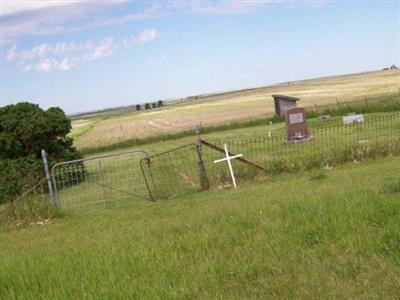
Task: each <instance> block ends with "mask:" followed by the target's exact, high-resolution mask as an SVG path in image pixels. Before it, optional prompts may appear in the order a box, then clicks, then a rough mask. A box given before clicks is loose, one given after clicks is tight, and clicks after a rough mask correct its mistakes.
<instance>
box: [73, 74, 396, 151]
mask: <svg viewBox="0 0 400 300" xmlns="http://www.w3.org/2000/svg"><path fill="white" fill-rule="evenodd" d="M273 94H285V95H289V96H296V97H299V98H301V101H300V102H299V105H300V106H304V107H314V106H317V108H318V106H324V105H329V104H337V103H343V102H350V101H356V100H361V99H364V98H365V97H367V98H368V99H374V98H382V97H386V96H387V97H390V96H393V95H399V94H400V70H399V69H397V70H386V71H376V72H368V73H361V74H353V75H343V76H336V77H329V78H321V79H314V80H305V81H300V82H296V83H290V84H282V85H274V86H267V87H261V88H255V89H248V90H241V91H236V92H229V93H225V94H219V95H212V96H208V97H202V98H200V99H198V100H186V101H178V102H174V103H173V104H171V105H168V103H167V105H166V106H164V107H162V108H157V109H151V110H147V111H140V112H127V113H124V112H122V113H119V114H109V115H107V114H101V115H99V116H90V117H89V116H88V117H85V116H82V117H81V118H80V119H75V120H74V121H73V131H72V136H73V137H74V141H75V145H76V146H77V147H78V148H86V147H98V146H106V145H111V144H115V143H118V142H122V141H124V140H127V139H133V138H143V137H149V136H152V135H159V134H163V133H174V132H179V131H182V130H187V129H190V128H193V126H194V125H195V124H196V123H197V122H201V123H202V125H203V126H209V125H217V124H222V123H229V122H233V121H240V120H246V119H253V118H259V117H262V116H270V115H272V114H273V111H274V109H273V101H272V97H271V95H273Z"/></svg>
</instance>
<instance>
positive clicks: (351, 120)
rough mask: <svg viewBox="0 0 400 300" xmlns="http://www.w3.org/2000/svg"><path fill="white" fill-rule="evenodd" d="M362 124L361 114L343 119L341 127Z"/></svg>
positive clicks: (362, 116) (362, 117)
mask: <svg viewBox="0 0 400 300" xmlns="http://www.w3.org/2000/svg"><path fill="white" fill-rule="evenodd" d="M362 122H364V115H362V114H359V115H350V116H344V117H343V125H348V124H353V123H362Z"/></svg>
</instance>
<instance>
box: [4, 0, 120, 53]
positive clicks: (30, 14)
mask: <svg viewBox="0 0 400 300" xmlns="http://www.w3.org/2000/svg"><path fill="white" fill-rule="evenodd" d="M123 2H125V0H106V1H90V0H85V1H84V0H47V1H45V0H42V1H37V0H32V1H29V0H25V1H18V0H16V1H4V3H3V0H1V8H2V9H1V19H2V27H3V31H2V36H1V37H0V45H8V44H11V43H14V42H16V41H18V40H19V39H21V38H23V37H26V36H39V35H55V34H61V33H65V32H74V31H79V30H83V29H85V28H87V27H88V25H90V24H91V23H93V22H94V20H95V19H96V16H97V18H101V17H100V15H99V14H97V12H98V11H100V10H106V8H109V7H110V6H116V5H121V4H122V3H123ZM89 27H90V26H89Z"/></svg>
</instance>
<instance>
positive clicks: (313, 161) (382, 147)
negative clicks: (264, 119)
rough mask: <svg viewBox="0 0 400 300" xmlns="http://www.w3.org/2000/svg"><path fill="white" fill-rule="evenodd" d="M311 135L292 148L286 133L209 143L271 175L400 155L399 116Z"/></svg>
mask: <svg viewBox="0 0 400 300" xmlns="http://www.w3.org/2000/svg"><path fill="white" fill-rule="evenodd" d="M321 124H323V122H322V121H321ZM310 132H311V135H312V139H311V140H309V141H301V142H298V143H293V144H287V143H285V141H286V134H285V132H284V131H283V130H281V131H278V132H274V134H273V135H272V136H268V135H261V136H257V137H248V138H234V139H220V140H210V141H209V142H210V143H212V144H215V145H218V146H219V147H222V146H223V145H224V144H227V146H228V148H229V149H230V151H231V152H232V153H243V155H244V157H245V158H247V159H248V160H250V161H252V162H254V163H256V164H258V165H260V166H262V167H263V168H264V169H265V170H266V171H268V172H281V171H297V170H302V169H308V168H310V167H313V166H322V165H326V164H338V163H341V162H345V161H352V160H358V159H362V158H363V157H369V156H374V155H378V154H396V153H399V151H400V149H399V147H400V144H399V142H400V114H399V113H391V114H385V115H383V116H379V117H377V116H367V117H366V119H365V121H364V122H363V123H354V124H350V125H342V124H340V123H339V124H333V125H330V126H325V127H316V128H312V129H311V130H310Z"/></svg>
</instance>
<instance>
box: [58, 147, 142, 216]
mask: <svg viewBox="0 0 400 300" xmlns="http://www.w3.org/2000/svg"><path fill="white" fill-rule="evenodd" d="M146 156H147V154H146V153H145V152H143V151H133V152H125V153H118V154H111V155H107V156H102V157H93V158H87V159H82V160H76V161H70V162H64V163H60V164H56V165H54V166H53V167H52V177H53V184H54V187H55V190H56V198H57V207H58V208H59V209H61V210H70V209H97V208H112V207H119V206H125V205H128V204H132V203H134V202H135V201H143V200H149V199H150V194H149V190H148V188H147V185H146V181H145V178H144V176H143V173H142V170H141V168H140V160H141V159H142V158H143V157H146Z"/></svg>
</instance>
